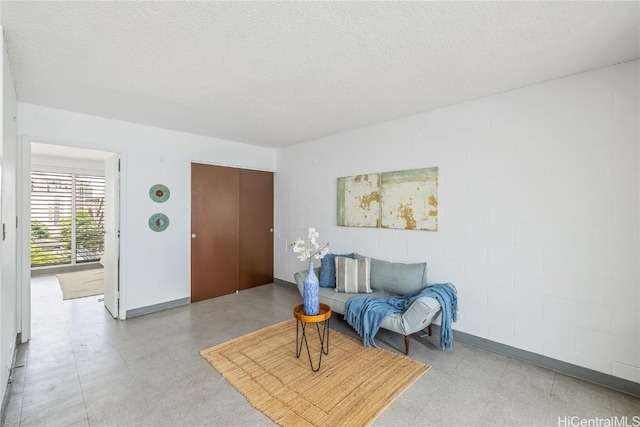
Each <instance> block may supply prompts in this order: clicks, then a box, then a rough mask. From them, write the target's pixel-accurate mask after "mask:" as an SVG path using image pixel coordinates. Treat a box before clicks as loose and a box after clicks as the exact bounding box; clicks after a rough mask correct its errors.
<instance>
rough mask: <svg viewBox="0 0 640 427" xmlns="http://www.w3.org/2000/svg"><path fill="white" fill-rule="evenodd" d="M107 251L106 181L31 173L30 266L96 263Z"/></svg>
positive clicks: (54, 173)
mask: <svg viewBox="0 0 640 427" xmlns="http://www.w3.org/2000/svg"><path fill="white" fill-rule="evenodd" d="M103 250H104V177H101V176H92V175H81V174H75V173H59V172H38V171H34V172H32V173H31V266H32V267H40V266H51V265H63V264H75V263H80V262H87V261H97V260H99V259H100V257H101V256H102V253H103Z"/></svg>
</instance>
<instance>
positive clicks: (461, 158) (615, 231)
mask: <svg viewBox="0 0 640 427" xmlns="http://www.w3.org/2000/svg"><path fill="white" fill-rule="evenodd" d="M638 80H639V70H638V62H637V61H635V62H633V63H627V64H623V65H617V66H612V67H608V68H604V69H600V70H595V71H592V72H588V73H583V74H579V75H575V76H571V77H567V78H563V79H558V80H553V81H549V82H546V83H543V84H539V85H535V86H531V87H527V88H523V89H519V90H514V91H511V92H508V93H503V94H498V95H495V96H491V97H486V98H481V99H478V100H475V101H471V102H467V103H463V104H459V105H455V106H451V107H447V108H442V109H439V110H436V111H432V112H429V113H425V114H420V115H416V116H412V117H408V118H403V119H399V120H394V121H390V122H386V123H381V124H378V125H375V126H371V127H367V128H363V129H359V130H355V131H352V132H347V133H342V134H339V135H334V136H330V137H326V138H322V139H319V140H316V141H312V142H308V143H304V144H299V145H295V146H291V147H287V148H283V149H279V150H278V172H277V174H276V189H275V190H276V230H277V234H276V252H275V257H276V261H275V276H276V277H277V278H280V279H283V280H288V281H293V274H294V272H295V271H297V270H302V269H304V265H302V264H301V263H300V262H298V261H297V260H296V258H295V257H294V256H293V254H292V253H291V252H287V251H286V248H287V244H288V243H289V242H291V241H292V240H293V239H295V238H296V237H298V236H300V237H303V238H306V233H305V230H306V228H307V227H310V226H314V227H316V228H317V229H318V231H319V232H320V241H321V242H325V241H329V242H331V248H332V252H336V253H343V252H351V251H357V252H359V253H361V254H365V255H368V256H372V257H376V258H381V259H385V260H390V261H399V262H414V261H424V260H426V261H427V262H428V276H429V281H430V282H431V283H437V282H453V283H454V284H455V285H456V287H457V288H458V290H459V301H460V310H461V311H460V312H461V320H460V321H459V322H458V323H456V324H454V326H455V329H457V330H460V331H464V332H467V333H470V334H473V335H476V336H479V337H482V338H486V339H489V340H493V341H496V342H499V343H503V344H507V345H510V346H513V347H517V348H520V349H524V350H528V351H531V352H535V353H539V354H543V355H545V356H549V357H551V358H554V359H558V360H562V361H565V362H569V363H572V364H576V365H579V366H583V367H586V368H590V369H594V370H596V371H601V372H605V373H607V374H611V375H614V376H617V377H621V378H625V379H628V380H632V381H636V382H640V361H639V359H640V356H639V352H640V343H639V339H640V331H639V323H640V312H639V300H640V296H639V278H638V275H639V271H638V262H639V261H638V260H639V253H638V236H639V230H638V223H639V217H640V213H639V209H638V199H639V185H638V181H639V177H638V159H639V153H638V145H639V140H640V132H639V130H638V122H639V120H638V118H639V108H638V99H639V90H638ZM428 166H438V167H439V168H440V176H439V224H440V230H439V231H438V232H421V231H404V230H384V229H366V228H346V227H337V226H336V225H335V224H336V220H335V216H336V215H335V211H336V178H338V177H341V176H350V175H356V174H360V173H371V172H384V171H393V170H403V169H411V168H419V167H428Z"/></svg>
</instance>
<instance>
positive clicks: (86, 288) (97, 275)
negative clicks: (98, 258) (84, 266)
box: [56, 268, 104, 300]
mask: <svg viewBox="0 0 640 427" xmlns="http://www.w3.org/2000/svg"><path fill="white" fill-rule="evenodd" d="M56 277H57V278H58V283H60V289H62V299H63V300H66V299H73V298H82V297H88V296H92V295H100V294H103V293H104V269H102V268H97V269H93V270H82V271H74V272H73V273H62V274H56Z"/></svg>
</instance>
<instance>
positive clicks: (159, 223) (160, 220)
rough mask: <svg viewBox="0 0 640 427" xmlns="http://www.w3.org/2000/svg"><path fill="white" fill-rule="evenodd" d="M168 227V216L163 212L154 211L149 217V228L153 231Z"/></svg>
mask: <svg viewBox="0 0 640 427" xmlns="http://www.w3.org/2000/svg"><path fill="white" fill-rule="evenodd" d="M167 227H169V218H168V217H167V216H166V215H165V214H163V213H156V214H153V215H151V217H150V218H149V228H150V229H152V230H153V231H164V230H166V229H167Z"/></svg>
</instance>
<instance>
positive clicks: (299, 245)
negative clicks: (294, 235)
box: [289, 227, 329, 261]
mask: <svg viewBox="0 0 640 427" xmlns="http://www.w3.org/2000/svg"><path fill="white" fill-rule="evenodd" d="M319 236H320V235H319V234H318V232H317V231H316V229H315V228H313V227H311V228H309V244H308V245H306V244H305V242H304V240H302V239H300V238H298V239H296V241H295V242H293V243H291V244H290V245H289V247H290V248H292V249H293V252H294V253H296V254H298V255H297V257H298V259H299V260H300V261H311V258H315V259H322V258H323V257H324V256H325V255H326V254H328V253H329V243H327V244H326V245H324V246H323V247H320V245H319V244H318V241H317V239H318V237H319Z"/></svg>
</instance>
